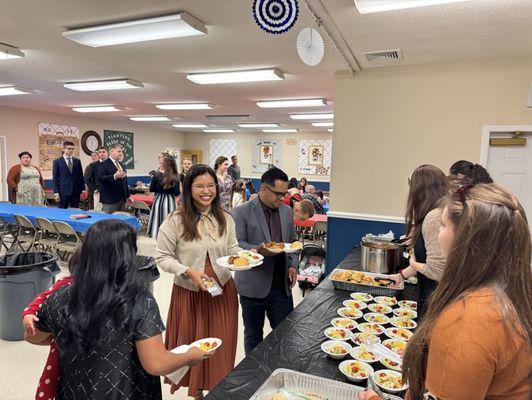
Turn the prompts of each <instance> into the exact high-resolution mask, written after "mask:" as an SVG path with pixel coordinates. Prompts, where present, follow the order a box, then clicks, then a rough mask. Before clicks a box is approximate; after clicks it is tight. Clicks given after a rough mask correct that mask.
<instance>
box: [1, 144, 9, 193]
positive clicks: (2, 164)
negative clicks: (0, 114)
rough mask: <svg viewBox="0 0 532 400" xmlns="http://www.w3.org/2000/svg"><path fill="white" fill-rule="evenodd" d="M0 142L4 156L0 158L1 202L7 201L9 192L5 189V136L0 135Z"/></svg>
mask: <svg viewBox="0 0 532 400" xmlns="http://www.w3.org/2000/svg"><path fill="white" fill-rule="evenodd" d="M0 142H1V143H2V145H1V146H2V147H3V148H4V154H3V155H2V158H1V159H0V163H1V166H0V169H1V171H2V172H1V173H0V179H1V180H2V182H1V185H2V193H3V196H2V200H4V201H5V200H9V191H8V187H7V172H8V171H7V137H6V136H5V135H0Z"/></svg>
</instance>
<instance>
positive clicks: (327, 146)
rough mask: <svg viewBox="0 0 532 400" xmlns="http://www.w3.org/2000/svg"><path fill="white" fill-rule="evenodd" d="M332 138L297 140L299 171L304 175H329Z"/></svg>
mask: <svg viewBox="0 0 532 400" xmlns="http://www.w3.org/2000/svg"><path fill="white" fill-rule="evenodd" d="M331 159H332V140H327V139H316V140H300V141H299V173H300V174H305V175H323V176H330V175H331Z"/></svg>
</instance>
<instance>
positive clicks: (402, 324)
mask: <svg viewBox="0 0 532 400" xmlns="http://www.w3.org/2000/svg"><path fill="white" fill-rule="evenodd" d="M390 324H392V325H393V326H395V327H396V328H404V329H416V327H417V322H416V321H414V320H412V319H410V318H406V317H393V318H390Z"/></svg>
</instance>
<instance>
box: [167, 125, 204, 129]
mask: <svg viewBox="0 0 532 400" xmlns="http://www.w3.org/2000/svg"><path fill="white" fill-rule="evenodd" d="M172 126H173V127H174V128H207V125H205V124H173V125H172Z"/></svg>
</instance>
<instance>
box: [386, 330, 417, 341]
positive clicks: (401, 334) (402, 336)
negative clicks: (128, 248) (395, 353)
mask: <svg viewBox="0 0 532 400" xmlns="http://www.w3.org/2000/svg"><path fill="white" fill-rule="evenodd" d="M384 333H385V334H386V336H388V337H389V338H390V339H399V340H405V341H408V340H410V338H411V337H412V335H413V333H412V332H410V331H409V330H406V329H402V328H388V329H386V331H385V332H384Z"/></svg>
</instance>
